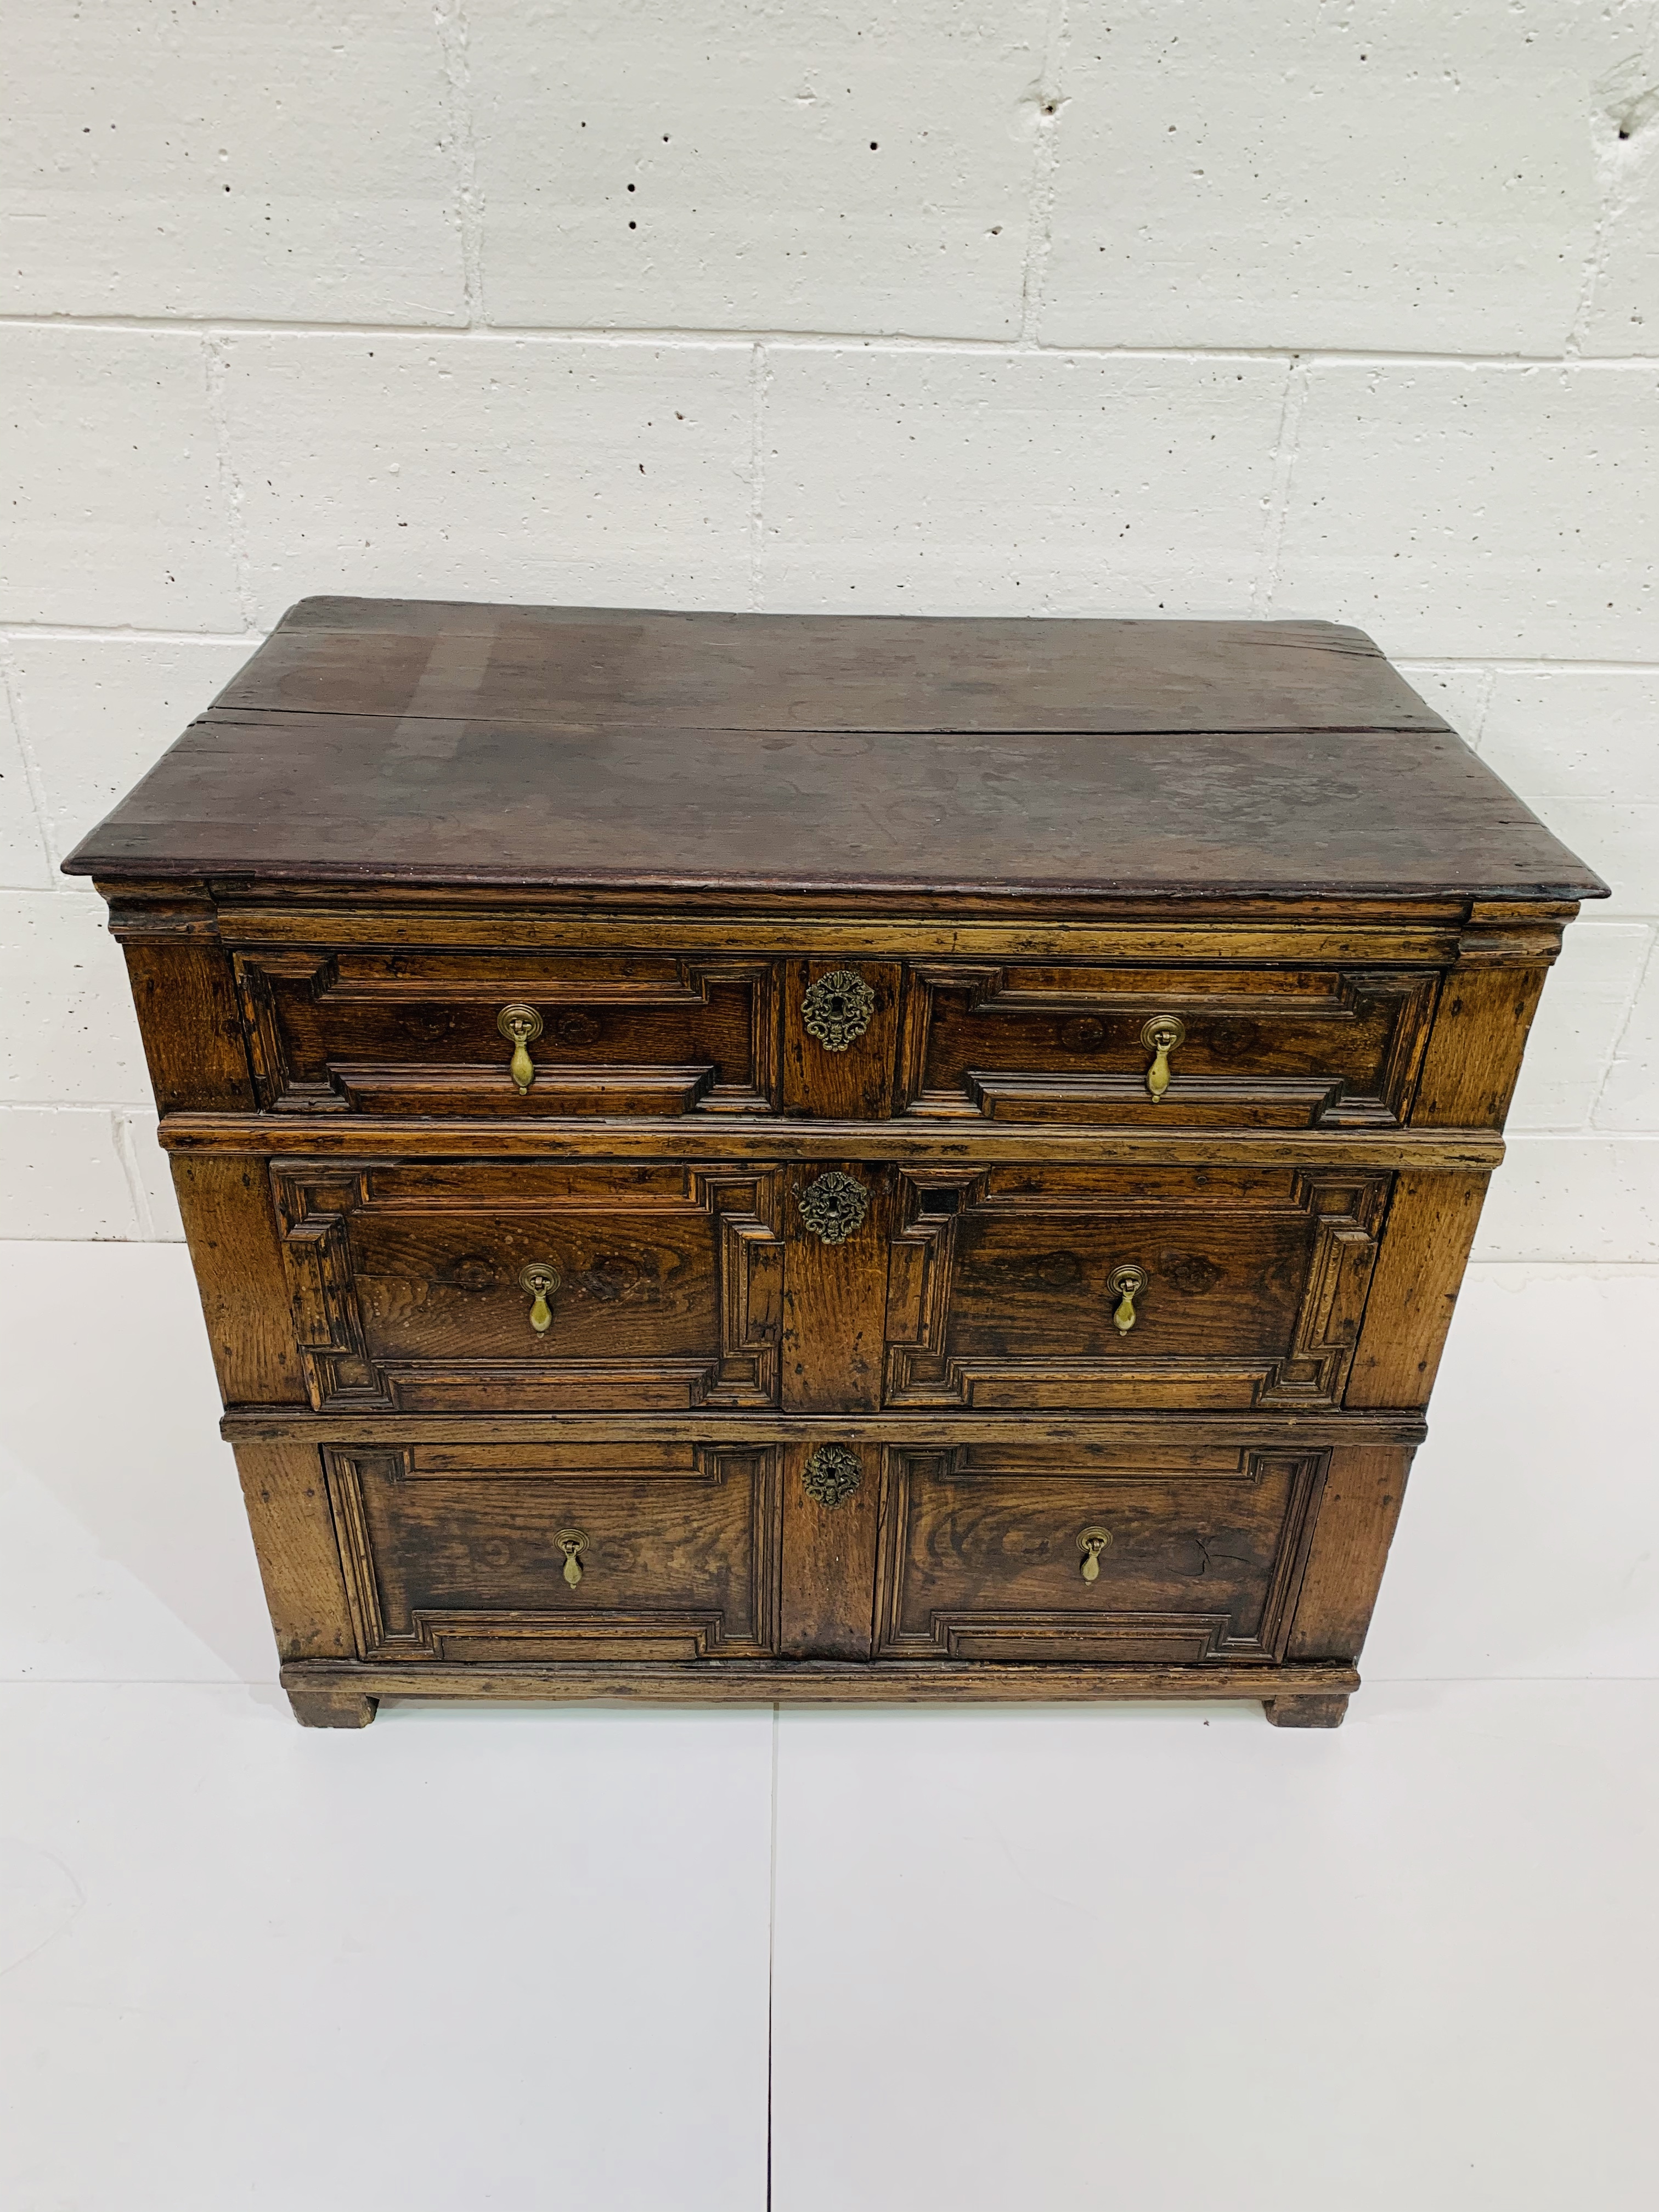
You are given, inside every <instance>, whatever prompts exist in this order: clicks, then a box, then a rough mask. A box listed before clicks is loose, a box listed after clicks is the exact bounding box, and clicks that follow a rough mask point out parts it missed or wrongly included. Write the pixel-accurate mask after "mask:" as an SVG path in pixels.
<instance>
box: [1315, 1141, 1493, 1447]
mask: <svg viewBox="0 0 1659 2212" xmlns="http://www.w3.org/2000/svg"><path fill="white" fill-rule="evenodd" d="M1488 1180H1489V1178H1488V1177H1487V1176H1484V1175H1474V1176H1468V1175H1455V1174H1431V1175H1425V1174H1421V1173H1408V1174H1406V1175H1402V1176H1401V1177H1400V1178H1399V1179H1398V1181H1397V1182H1396V1183H1395V1192H1394V1198H1393V1201H1392V1203H1391V1204H1390V1206H1389V1218H1388V1223H1387V1226H1386V1229H1385V1231H1384V1234H1383V1244H1382V1250H1381V1255H1380V1256H1379V1259H1378V1261H1377V1265H1376V1271H1375V1272H1374V1273H1373V1275H1372V1277H1371V1287H1370V1296H1369V1297H1368V1298H1367V1299H1366V1302H1365V1312H1364V1319H1363V1321H1362V1322H1361V1323H1360V1328H1359V1340H1358V1345H1357V1346H1356V1347H1355V1352H1354V1358H1353V1365H1352V1368H1351V1369H1350V1370H1349V1375H1348V1385H1347V1389H1346V1393H1345V1394H1344V1398H1343V1402H1344V1404H1345V1405H1347V1406H1350V1407H1381V1406H1401V1407H1405V1406H1426V1405H1427V1404H1428V1402H1429V1393H1430V1392H1431V1390H1432V1389H1433V1388H1434V1378H1435V1376H1436V1375H1437V1372H1438V1371H1439V1367H1440V1357H1441V1354H1442V1352H1443V1351H1444V1350H1445V1347H1446V1334H1447V1331H1448V1330H1449V1328H1450V1327H1451V1319H1452V1312H1453V1310H1454V1308H1455V1305H1456V1304H1457V1293H1458V1290H1459V1288H1460V1286H1461V1285H1462V1280H1463V1270H1464V1268H1465V1267H1466V1266H1467V1265H1468V1256H1469V1250H1470V1248H1471V1246H1472V1245H1473V1244H1474V1232H1475V1231H1476V1230H1477V1229H1478V1228H1479V1226H1480V1208H1481V1205H1482V1203H1483V1201H1484V1200H1485V1198H1486V1184H1487V1182H1488Z"/></svg>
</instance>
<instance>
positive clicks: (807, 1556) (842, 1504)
mask: <svg viewBox="0 0 1659 2212" xmlns="http://www.w3.org/2000/svg"><path fill="white" fill-rule="evenodd" d="M817 1449H819V1447H817V1446H816V1445H810V1444H793V1445H791V1446H790V1447H789V1449H787V1451H786V1452H785V1454H784V1476H783V1624H782V1636H781V1641H780V1645H779V1648H780V1650H781V1651H782V1652H783V1654H784V1656H786V1657H787V1658H792V1659H867V1658H869V1656H870V1653H871V1646H872V1635H873V1631H874V1619H875V1601H876V1530H877V1522H878V1510H879V1504H880V1488H881V1484H880V1470H881V1448H880V1446H879V1445H878V1444H859V1445H854V1446H849V1447H848V1449H851V1450H852V1451H853V1452H854V1455H855V1457H856V1458H857V1460H858V1462H859V1466H858V1476H859V1480H858V1487H857V1488H856V1489H855V1490H854V1491H853V1492H851V1493H850V1494H849V1495H847V1496H844V1497H842V1498H840V1500H839V1501H838V1502H837V1503H836V1504H825V1503H823V1499H822V1498H821V1497H820V1496H818V1495H815V1494H814V1492H813V1491H812V1490H811V1489H809V1487H808V1462H809V1461H810V1460H811V1457H812V1455H813V1453H814V1451H816V1450H817Z"/></svg>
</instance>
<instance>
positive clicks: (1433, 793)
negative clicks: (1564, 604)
mask: <svg viewBox="0 0 1659 2212" xmlns="http://www.w3.org/2000/svg"><path fill="white" fill-rule="evenodd" d="M316 617H317V610H316V607H315V605H314V603H313V604H312V605H301V607H299V608H296V609H295V610H293V611H291V613H290V615H289V617H287V618H286V619H285V621H284V623H283V624H281V625H279V627H278V629H277V632H276V635H274V636H273V637H272V638H271V639H270V641H268V642H267V643H266V644H265V645H264V647H262V648H261V649H260V652H259V653H258V655H256V657H255V659H254V661H253V662H252V663H251V664H250V665H249V667H248V668H247V669H246V670H244V671H243V672H242V674H241V675H240V677H239V678H235V679H234V680H233V682H232V683H231V684H229V685H228V687H227V689H226V690H225V692H224V693H223V694H222V697H221V700H220V701H219V702H218V703H217V704H216V706H215V707H214V708H211V709H210V711H209V712H208V713H207V714H204V715H203V716H202V717H201V718H200V720H197V722H195V723H193V724H192V725H191V727H190V728H189V729H188V730H187V731H186V732H185V734H184V736H183V737H182V738H180V739H179V742H178V744H176V745H174V746H173V750H171V751H170V752H169V753H167V755H166V757H164V758H163V760H162V761H161V763H159V764H158V766H157V767H156V768H155V769H153V770H152V771H151V773H150V774H149V775H148V776H147V777H146V778H145V779H144V781H143V784H141V785H140V786H139V787H138V789H137V791H135V792H134V793H132V794H131V796H130V797H129V798H128V799H125V800H124V801H123V803H122V804H121V805H120V806H118V808H117V809H116V810H115V811H114V812H113V813H112V814H111V815H110V816H109V817H107V818H106V820H105V821H104V822H103V823H100V825H99V827H98V828H97V829H94V831H93V832H92V833H91V835H90V836H88V837H87V838H85V839H84V840H83V841H82V843H81V845H80V846H79V847H78V848H76V852H75V853H74V854H71V856H70V859H69V860H68V861H67V862H66V863H65V866H66V867H67V868H68V869H69V871H70V872H71V873H82V874H89V873H94V872H96V873H98V874H100V875H103V876H108V877H112V878H113V877H118V876H135V877H155V876H156V875H158V874H159V875H167V874H173V873H178V872H188V871H194V872H202V873H208V874H250V873H257V874H259V875H262V876H264V877H266V878H271V879H289V880H293V881H295V882H303V881H311V882H329V881H332V882H339V883H345V882H374V881H376V880H379V881H381V882H386V881H397V880H400V879H401V880H404V881H413V882H422V883H432V884H440V883H445V882H453V883H470V884H502V885H511V884H572V885H577V884H594V885H600V884H604V885H611V886H616V885H622V884H629V885H634V886H639V885H647V884H662V885H667V884H681V885H684V886H686V887H687V888H693V887H699V886H709V887H714V886H739V885H740V886H744V887H747V888H750V889H755V890H759V889H763V888H764V887H767V886H776V887H780V888H787V887H790V886H798V887H807V888H810V887H813V886H821V885H840V886H842V887H844V888H848V889H856V888H869V889H872V890H875V889H883V888H885V889H892V888H895V887H901V886H915V887H916V888H919V889H926V890H933V891H951V890H963V891H974V892H977V891H981V890H984V889H985V888H986V887H987V886H988V887H995V888H997V889H1000V890H1006V891H1010V892H1018V891H1021V890H1029V891H1031V892H1033V893H1039V894H1048V895H1049V896H1078V895H1085V896H1086V895H1088V894H1090V893H1099V892H1126V893H1133V892H1137V891H1142V892H1176V893H1180V892H1187V893H1192V892H1194V891H1197V892H1200V893H1201V894H1202V895H1204V896H1214V895H1215V894H1217V893H1218V892H1238V893H1245V894H1249V893H1252V892H1267V893H1273V892H1279V893H1285V892H1290V893H1298V892H1306V893H1320V892H1330V891H1333V890H1335V891H1340V892H1346V893H1350V894H1354V895H1360V896H1364V895H1368V894H1370V895H1376V894H1387V893H1396V894H1398V893H1401V892H1404V893H1406V894H1407V895H1409V896H1434V895H1435V894H1437V893H1438V894H1444V893H1448V892H1455V893H1458V894H1460V895H1466V896H1471V897H1488V898H1496V899H1502V898H1505V897H1510V898H1514V897H1517V896H1535V897H1543V896H1550V897H1553V898H1556V899H1574V898H1579V897H1596V896H1603V895H1604V893H1605V886H1604V885H1602V884H1601V880H1600V878H1597V877H1595V875H1594V874H1593V873H1592V872H1590V871H1589V870H1588V869H1586V868H1585V867H1584V866H1583V863H1582V862H1580V861H1578V860H1575V859H1574V858H1573V856H1572V855H1571V854H1570V853H1568V852H1567V851H1566V849H1565V847H1563V846H1562V845H1560V844H1559V842H1558V841H1557V840H1556V839H1554V838H1553V837H1552V836H1550V834H1549V832H1548V831H1547V829H1544V827H1543V826H1542V824H1541V823H1540V822H1538V820H1537V819H1536V817H1534V816H1533V815H1532V814H1531V813H1530V812H1529V811H1528V809H1527V808H1526V807H1524V806H1523V805H1522V804H1521V802H1520V801H1519V800H1518V799H1516V797H1515V795H1514V793H1511V792H1510V791H1509V790H1508V789H1507V788H1506V787H1505V786H1504V784H1502V783H1501V782H1500V781H1498V778H1497V777H1496V776H1495V775H1492V772H1491V770H1490V769H1487V768H1486V767H1485V766H1484V764H1483V763H1481V762H1480V761H1479V760H1478V759H1477V758H1476V757H1475V756H1474V754H1473V753H1472V752H1470V751H1469V750H1468V747H1467V746H1466V745H1464V744H1462V740H1461V739H1460V738H1456V737H1455V735H1453V733H1452V732H1450V731H1449V730H1448V729H1447V728H1446V726H1445V725H1444V724H1443V722H1442V721H1441V720H1440V719H1439V717H1438V716H1437V715H1436V714H1432V713H1431V711H1430V710H1429V709H1428V708H1425V706H1424V705H1423V703H1422V702H1421V701H1420V700H1419V699H1418V698H1416V696H1415V695H1413V693H1411V692H1410V690H1408V689H1407V686H1406V685H1405V684H1403V683H1402V681H1401V678H1399V676H1398V675H1397V674H1396V673H1395V671H1393V670H1392V669H1390V668H1389V665H1388V664H1387V662H1386V661H1384V660H1383V658H1382V656H1381V655H1380V654H1379V653H1378V652H1377V650H1376V647H1375V646H1374V645H1373V644H1372V643H1371V642H1370V640H1369V639H1368V638H1366V637H1364V635H1361V634H1360V633H1359V632H1357V631H1340V630H1337V629H1333V628H1330V627H1329V626H1325V625H1319V624H1305V623H1167V624H1166V623H1110V622H1106V623H1079V622H1026V623H1018V622H1017V623H997V622H983V621H981V622H975V623H953V622H948V621H938V622H930V621H927V620H910V619H906V620H903V621H901V622H899V623H888V622H886V621H884V620H882V619H881V618H875V619H868V618H860V617H845V616H843V617H799V616H746V617H732V616H711V617H695V616H678V615H665V616H654V617H653V616H645V615H639V614H632V613H627V612H611V611H603V610H601V611H593V610H538V611H526V610H515V609H513V608H508V607H500V606H497V607H463V608H456V607H453V606H451V607H446V606H443V605H428V606H424V607H422V606H418V605H410V604H409V603H401V604H399V605H395V606H394V605H384V606H381V607H380V608H379V609H377V608H376V607H375V606H374V605H373V604H372V603H368V602H358V603H356V604H355V605H354V604H350V603H346V604H342V603H335V604H334V605H333V606H332V608H331V609H330V610H329V611H327V612H326V615H325V618H324V619H321V620H319V619H317V618H316ZM1368 737H1369V738H1370V742H1369V743H1366V742H1365V739H1366V738H1368ZM1125 738H1128V739H1131V740H1132V742H1127V743H1125V742H1122V741H1121V740H1123V739H1125ZM550 741H551V742H550ZM1362 763H1363V772H1362Z"/></svg>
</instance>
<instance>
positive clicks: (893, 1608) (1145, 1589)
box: [876, 1444, 1329, 1666]
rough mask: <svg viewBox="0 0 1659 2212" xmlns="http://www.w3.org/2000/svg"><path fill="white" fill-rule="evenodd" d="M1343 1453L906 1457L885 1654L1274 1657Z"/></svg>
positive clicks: (892, 1469)
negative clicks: (1334, 1457) (1333, 1466)
mask: <svg viewBox="0 0 1659 2212" xmlns="http://www.w3.org/2000/svg"><path fill="white" fill-rule="evenodd" d="M1328 1457H1329V1454H1328V1453H1327V1452H1309V1451H1302V1452H1294V1451H1291V1452H1285V1451H1277V1450H1266V1451H1264V1450H1259V1449H1248V1448H1247V1449H1240V1448H1237V1447H1229V1446H1227V1445H1225V1444H1206V1445H1198V1446H1188V1447H1176V1448H1174V1449H1171V1450H1170V1451H1169V1452H1167V1453H1158V1452H1152V1453H1143V1454H1141V1455H1139V1456H1136V1457H1128V1456H1125V1455H1121V1454H1117V1453H1115V1452H1114V1451H1113V1449H1112V1448H1111V1447H1110V1446H1109V1444H1097V1445H1052V1446H1042V1447H1033V1448H1029V1449H1018V1448H1014V1449H1011V1448H1008V1447H1004V1446H998V1445H981V1444H972V1445H963V1446H959V1447H957V1449H954V1450H953V1449H949V1448H946V1449H942V1450H935V1451H909V1450H894V1451H890V1452H889V1453H888V1455H887V1464H886V1469H885V1474H884V1499H883V1508H882V1528H883V1532H884V1534H883V1542H882V1547H881V1553H880V1565H879V1568H878V1588H877V1598H876V1656H877V1658H878V1660H879V1659H881V1658H903V1659H918V1658H929V1657H936V1658H939V1659H942V1660H943V1659H964V1660H975V1659H983V1660H1003V1661H1011V1662H1042V1661H1048V1662H1053V1663H1054V1664H1056V1665H1071V1666H1076V1665H1088V1664H1095V1663H1099V1664H1111V1663H1113V1662H1120V1663H1128V1662H1140V1663H1144V1664H1162V1665H1172V1666H1173V1665H1182V1666H1185V1665H1201V1664H1202V1663H1203V1662H1206V1661H1215V1662H1221V1663H1225V1664H1226V1665H1230V1666H1231V1665H1237V1663H1239V1662H1241V1661H1243V1662H1249V1661H1251V1660H1261V1661H1263V1662H1268V1663H1271V1662H1273V1661H1274V1660H1277V1659H1279V1658H1282V1657H1283V1656H1284V1652H1285V1640H1286V1638H1287V1637H1288V1635H1289V1633H1290V1626H1291V1614H1292V1612H1293V1611H1294V1608H1295V1603H1296V1595H1297V1588H1298V1585H1299V1583H1300V1580H1301V1576H1302V1571H1303V1565H1304V1560H1305V1558H1306V1554H1307V1548H1308V1542H1309V1540H1310V1536H1311V1534H1312V1529H1313V1522H1314V1516H1315V1513H1316V1509H1317V1505H1318V1499H1319V1492H1320V1487H1321V1485H1322V1481H1323V1479H1324V1471H1325V1464H1326V1462H1327V1460H1328Z"/></svg>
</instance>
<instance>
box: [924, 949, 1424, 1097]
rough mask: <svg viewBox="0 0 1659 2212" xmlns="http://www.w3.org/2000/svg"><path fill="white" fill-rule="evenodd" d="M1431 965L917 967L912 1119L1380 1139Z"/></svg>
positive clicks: (1407, 1065)
mask: <svg viewBox="0 0 1659 2212" xmlns="http://www.w3.org/2000/svg"><path fill="white" fill-rule="evenodd" d="M1436 985H1437V974H1436V971H1435V970H1433V969H1417V970H1407V969H1379V970H1376V971H1371V970H1364V971H1361V970H1355V969H1297V968H1208V969H1206V968H1128V967H1106V966H1103V965H1102V966H1092V967H1091V966H1084V965H1066V966H1060V965H1058V964H1056V965H1053V966H1036V965H1032V966H1015V965H1012V964H1011V965H1009V966H1006V967H995V968H989V967H969V966H966V965H957V964H956V963H949V962H945V963H927V964H924V965H918V966H916V967H915V968H914V969H912V971H911V979H910V992H909V1001H908V1022H907V1024H906V1027H905V1037H904V1048H903V1066H902V1073H901V1089H902V1094H903V1096H904V1098H905V1101H906V1105H907V1109H908V1112H909V1113H910V1114H912V1115H927V1116H929V1117H931V1118H937V1119H945V1120H957V1121H961V1120H969V1121H972V1120H981V1119H986V1120H995V1121H1070V1122H1078V1121H1081V1122H1088V1123H1096V1124H1099V1123H1109V1124H1113V1125H1115V1126H1118V1127H1124V1126H1127V1127H1146V1128H1165V1127H1176V1126H1178V1127H1188V1128H1194V1127H1198V1128H1203V1127H1232V1128H1238V1127H1251V1128H1281V1129H1306V1128H1312V1127H1333V1126H1334V1127H1362V1128H1375V1127H1385V1128H1392V1127H1397V1126H1398V1125H1399V1124H1401V1122H1403V1121H1405V1120H1406V1118H1407V1114H1408V1112H1409V1110H1410V1105H1411V1099H1412V1093H1413V1089H1414V1087H1415V1085H1416V1082H1417V1075H1418V1070H1419V1066H1420V1065H1421V1062H1422V1058H1423V1050H1424V1047H1425V1043H1426V1042H1427V1039H1428V1033H1429V1024H1430V1021H1431V1018H1432V1016H1433V1012H1434V1002H1435V991H1436Z"/></svg>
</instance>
